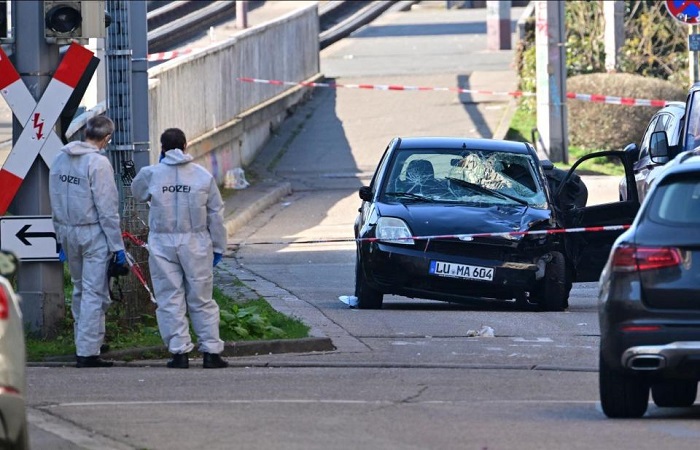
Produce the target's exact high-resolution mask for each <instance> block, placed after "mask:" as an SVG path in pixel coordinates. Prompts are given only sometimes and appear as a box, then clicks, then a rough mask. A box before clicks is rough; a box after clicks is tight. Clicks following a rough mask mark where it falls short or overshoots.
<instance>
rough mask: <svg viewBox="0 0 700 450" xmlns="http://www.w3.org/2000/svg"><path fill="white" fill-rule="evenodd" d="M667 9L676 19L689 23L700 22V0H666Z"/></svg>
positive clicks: (695, 23)
mask: <svg viewBox="0 0 700 450" xmlns="http://www.w3.org/2000/svg"><path fill="white" fill-rule="evenodd" d="M665 3H666V9H667V10H668V12H669V14H671V16H673V18H674V19H676V20H679V21H681V22H683V23H685V24H687V25H697V24H700V1H698V0H666V2H665Z"/></svg>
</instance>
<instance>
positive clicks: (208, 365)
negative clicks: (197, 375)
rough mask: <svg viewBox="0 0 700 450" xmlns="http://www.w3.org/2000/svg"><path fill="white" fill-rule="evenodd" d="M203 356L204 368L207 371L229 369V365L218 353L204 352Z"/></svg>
mask: <svg viewBox="0 0 700 450" xmlns="http://www.w3.org/2000/svg"><path fill="white" fill-rule="evenodd" d="M202 356H203V357H204V363H203V364H202V366H203V367H204V368H205V369H223V368H224V367H228V363H227V362H226V361H224V360H223V359H221V355H219V354H218V353H206V352H203V353H202Z"/></svg>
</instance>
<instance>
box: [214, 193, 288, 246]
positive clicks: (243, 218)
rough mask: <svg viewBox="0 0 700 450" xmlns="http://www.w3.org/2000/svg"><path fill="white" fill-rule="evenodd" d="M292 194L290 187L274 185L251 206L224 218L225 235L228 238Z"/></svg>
mask: <svg viewBox="0 0 700 450" xmlns="http://www.w3.org/2000/svg"><path fill="white" fill-rule="evenodd" d="M291 193H292V185H291V183H289V182H283V183H280V184H278V185H275V186H273V187H272V189H270V190H269V191H268V192H266V193H265V194H263V195H262V196H261V197H260V198H258V199H257V200H255V201H254V202H253V203H252V204H251V205H249V206H246V207H245V208H244V209H243V210H241V211H240V212H236V213H235V214H231V215H232V216H234V217H231V218H226V219H225V221H226V224H225V226H226V233H227V234H228V235H229V236H230V235H232V234H235V233H236V232H237V231H238V230H240V229H241V228H242V227H243V226H244V225H245V224H247V223H248V222H250V221H251V220H252V219H253V218H254V217H255V216H256V215H258V214H259V213H261V212H263V211H264V210H265V209H267V208H269V207H270V206H272V205H274V204H275V203H277V202H278V201H279V200H280V199H282V198H284V197H285V196H287V195H289V194H291Z"/></svg>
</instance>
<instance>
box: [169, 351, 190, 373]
mask: <svg viewBox="0 0 700 450" xmlns="http://www.w3.org/2000/svg"><path fill="white" fill-rule="evenodd" d="M172 355H173V357H172V358H170V360H168V367H169V368H170V369H189V367H190V359H189V357H188V356H187V355H188V354H187V353H173V354H172Z"/></svg>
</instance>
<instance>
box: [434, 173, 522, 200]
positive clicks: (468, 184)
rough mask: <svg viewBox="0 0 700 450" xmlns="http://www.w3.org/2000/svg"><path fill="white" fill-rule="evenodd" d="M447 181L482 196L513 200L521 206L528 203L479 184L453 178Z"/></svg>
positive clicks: (448, 178)
mask: <svg viewBox="0 0 700 450" xmlns="http://www.w3.org/2000/svg"><path fill="white" fill-rule="evenodd" d="M447 180H450V181H454V182H455V183H457V184H461V185H462V186H465V187H467V188H470V189H473V190H475V191H478V192H481V193H483V194H488V195H491V196H492V197H499V198H503V199H508V200H513V201H514V202H517V203H520V204H521V205H523V206H529V203H528V202H526V201H525V200H523V199H521V198H518V197H514V196H512V195H509V194H505V193H503V192H500V191H496V190H494V189H490V188H487V187H486V186H481V185H480V184H475V183H471V182H469V181H466V180H460V179H459V178H453V177H447Z"/></svg>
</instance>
